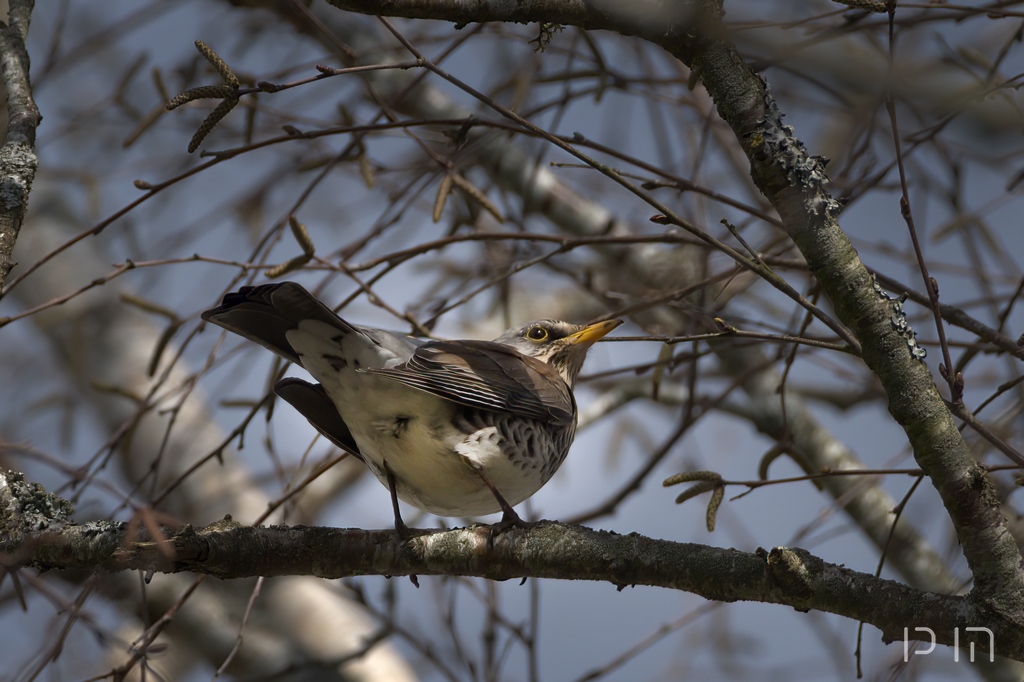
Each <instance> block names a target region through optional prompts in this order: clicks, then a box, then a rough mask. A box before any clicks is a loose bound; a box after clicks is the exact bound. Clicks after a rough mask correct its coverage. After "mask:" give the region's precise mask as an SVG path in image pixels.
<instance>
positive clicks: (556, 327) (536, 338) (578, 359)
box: [495, 320, 622, 387]
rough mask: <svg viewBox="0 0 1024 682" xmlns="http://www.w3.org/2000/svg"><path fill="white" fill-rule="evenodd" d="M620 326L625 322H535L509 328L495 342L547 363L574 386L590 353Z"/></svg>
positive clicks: (566, 381)
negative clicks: (600, 340) (597, 343)
mask: <svg viewBox="0 0 1024 682" xmlns="http://www.w3.org/2000/svg"><path fill="white" fill-rule="evenodd" d="M620 324H622V320H606V321H604V322H595V323H594V324H590V325H583V324H570V323H569V322H562V321H561V320H536V321H534V322H529V323H527V324H525V325H523V326H522V327H516V328H513V329H509V330H508V331H507V332H505V333H504V334H502V335H501V336H499V337H498V338H496V339H495V341H496V342H497V343H501V344H504V345H506V346H512V347H513V348H515V349H516V350H517V351H519V352H520V353H522V354H523V355H529V356H530V357H532V358H537V359H538V360H542V361H543V362H546V363H548V364H549V365H551V366H552V367H553V368H554V369H556V370H557V371H558V373H559V374H560V375H561V376H562V379H564V380H565V383H567V384H568V385H569V386H570V387H572V386H573V385H574V384H575V383H576V375H577V374H579V373H580V368H582V367H583V359H584V358H586V356H587V350H588V349H589V348H590V347H591V346H592V345H594V342H595V341H597V340H598V339H600V338H601V337H602V336H604V335H605V334H607V333H608V332H610V331H611V330H613V329H615V328H616V327H618V326H619V325H620Z"/></svg>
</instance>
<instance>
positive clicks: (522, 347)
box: [203, 282, 622, 533]
mask: <svg viewBox="0 0 1024 682" xmlns="http://www.w3.org/2000/svg"><path fill="white" fill-rule="evenodd" d="M203 319H204V320H207V321H208V322H212V323H214V324H216V325H219V326H221V327H223V328H224V329H227V330H229V331H232V332H235V333H236V334H240V335H241V336H244V337H245V338H247V339H249V340H251V341H255V342H256V343H258V344H260V345H261V346H263V347H265V348H268V349H270V350H272V351H274V352H275V353H277V354H278V355H280V356H281V357H283V358H285V359H286V360H290V361H291V362H294V363H295V364H298V365H301V366H302V367H304V368H305V369H306V370H307V371H308V372H309V373H310V374H311V375H313V377H314V378H315V379H316V380H317V381H318V382H320V383H317V384H311V383H309V382H306V381H303V380H301V379H296V378H287V379H283V380H282V381H279V382H278V383H277V385H275V386H274V391H275V392H276V393H277V394H278V395H279V396H281V397H282V398H283V399H284V400H286V401H287V402H288V403H290V404H291V405H292V406H293V407H295V409H297V410H298V411H299V412H300V413H302V415H303V416H305V417H306V419H308V420H309V422H310V424H312V425H313V427H314V428H316V430H317V431H319V432H320V433H321V434H323V435H324V436H325V437H326V438H327V439H329V440H330V441H331V442H333V443H334V444H335V445H337V446H338V447H340V448H342V449H344V450H346V451H348V452H349V453H351V454H352V455H354V456H356V457H358V458H359V459H361V460H363V461H364V462H365V463H366V465H367V466H368V467H369V468H370V470H371V471H372V472H373V473H374V475H375V476H376V477H377V478H378V479H379V480H380V481H381V483H383V484H384V485H386V486H387V487H388V489H389V490H390V491H391V501H392V505H393V508H394V513H395V528H396V530H398V531H399V532H400V533H404V532H405V530H406V527H405V524H404V523H403V522H402V517H401V514H400V513H399V509H398V500H399V499H401V500H404V501H405V502H408V503H409V504H411V505H412V506H414V507H418V508H419V509H423V510H425V511H428V512H431V513H433V514H438V515H440V516H460V517H461V516H477V515H481V514H491V513H494V512H498V511H501V512H503V515H502V520H501V522H499V525H501V526H502V527H508V526H512V525H522V521H521V520H520V518H519V516H518V515H517V514H516V512H515V511H514V510H513V507H514V506H515V505H517V504H519V503H520V502H522V501H523V500H525V499H526V498H528V497H530V496H531V495H533V494H534V493H535V492H537V491H538V490H539V489H540V488H541V486H543V485H544V484H545V483H547V481H548V479H550V478H551V476H552V475H553V474H554V473H555V471H556V470H557V469H558V467H559V466H560V465H561V464H562V461H563V460H564V459H565V455H566V453H567V452H568V450H569V446H570V445H571V444H572V441H573V437H574V436H575V433H576V401H575V399H574V398H573V394H572V387H573V384H574V383H575V381H576V375H577V374H579V371H580V368H581V367H582V365H583V359H584V357H585V356H586V354H587V349H588V348H590V346H591V345H592V344H593V343H594V342H595V341H597V340H598V339H600V338H601V337H602V336H604V335H605V334H607V333H608V332H610V331H611V330H613V329H615V328H616V327H618V326H619V325H620V324H621V323H622V322H621V320H609V321H606V322H598V323H596V324H592V325H589V326H581V325H574V324H569V323H568V322H559V321H556V320H538V321H536V322H530V323H529V324H526V325H524V326H522V327H519V328H517V329H511V330H509V331H507V332H505V333H504V334H502V335H501V336H499V337H498V338H497V339H495V340H494V341H427V340H423V339H415V338H412V337H409V336H405V335H402V334H395V333H392V332H387V331H382V330H380V329H370V328H367V327H356V326H354V325H351V324H349V323H348V322H346V321H345V320H343V319H341V318H340V317H338V316H337V315H336V314H334V312H333V311H331V309H330V308H328V307H327V306H325V305H324V304H323V303H321V302H320V301H319V300H317V299H316V298H315V297H314V296H313V295H312V294H310V293H309V292H308V291H306V290H305V289H304V288H302V287H301V286H299V285H298V284H295V283H294V282H281V283H277V284H266V285H262V286H255V287H242V289H240V290H239V291H238V292H236V293H230V294H227V295H226V296H225V297H224V300H223V302H222V303H221V305H220V306H219V307H217V308H214V309H212V310H207V311H206V312H204V313H203Z"/></svg>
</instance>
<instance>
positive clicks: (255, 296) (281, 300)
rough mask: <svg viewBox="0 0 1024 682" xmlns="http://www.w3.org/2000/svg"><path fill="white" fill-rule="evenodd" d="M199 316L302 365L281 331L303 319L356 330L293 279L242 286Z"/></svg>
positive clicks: (293, 326) (345, 329) (343, 329)
mask: <svg viewBox="0 0 1024 682" xmlns="http://www.w3.org/2000/svg"><path fill="white" fill-rule="evenodd" d="M203 319H204V320H206V321H207V322H212V323H213V324H216V325H218V326H220V327H223V328H224V329H227V330H228V331H232V332H234V333H236V334H238V335H240V336H244V337H245V338H247V339H249V340H250V341H254V342H256V343H258V344H260V345H261V346H263V347H264V348H267V349H269V350H272V351H274V352H275V353H277V354H278V355H280V356H281V357H283V358H285V359H287V360H291V361H292V362H294V363H295V364H302V363H301V362H300V361H299V357H298V356H297V355H296V354H295V350H294V349H293V348H292V346H291V344H290V343H288V339H287V337H286V336H285V334H286V333H287V332H289V331H292V330H293V329H296V328H298V325H299V322H301V321H303V320H320V321H321V322H325V323H327V324H329V325H331V326H332V327H334V328H335V329H337V330H338V331H339V332H342V333H346V334H348V333H351V332H353V331H356V330H355V328H354V327H352V325H350V324H349V323H347V322H345V321H344V320H342V319H341V318H340V317H338V316H337V315H335V314H334V312H333V311H332V310H331V309H330V308H328V307H327V306H325V305H324V304H323V303H321V302H320V301H318V300H317V299H316V297H314V296H313V294H311V293H309V292H308V291H306V290H305V289H304V288H303V287H302V286H301V285H299V284H296V283H295V282H278V283H276V284H263V285H260V286H256V287H242V288H241V289H239V290H238V291H237V292H232V293H230V294H227V295H226V296H224V300H223V301H222V302H221V304H220V306H218V307H216V308H213V309H212V310H207V311H206V312H204V313H203Z"/></svg>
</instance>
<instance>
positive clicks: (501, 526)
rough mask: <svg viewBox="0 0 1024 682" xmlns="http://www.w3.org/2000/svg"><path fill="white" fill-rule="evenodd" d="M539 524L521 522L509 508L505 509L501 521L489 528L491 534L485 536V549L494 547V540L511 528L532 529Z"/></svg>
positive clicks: (536, 522) (520, 518)
mask: <svg viewBox="0 0 1024 682" xmlns="http://www.w3.org/2000/svg"><path fill="white" fill-rule="evenodd" d="M539 524H540V521H523V519H522V517H520V516H519V514H516V513H515V511H514V510H512V509H511V508H509V509H506V510H505V511H504V513H503V514H502V515H501V521H498V522H497V523H495V524H493V525H492V526H491V532H490V533H488V535H487V547H488V548H493V547H494V538H496V537H498V536H499V535H501V534H502V533H504V532H505V531H507V530H509V529H511V528H524V529H525V528H533V527H535V526H537V525H539Z"/></svg>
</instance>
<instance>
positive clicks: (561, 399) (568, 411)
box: [366, 341, 576, 424]
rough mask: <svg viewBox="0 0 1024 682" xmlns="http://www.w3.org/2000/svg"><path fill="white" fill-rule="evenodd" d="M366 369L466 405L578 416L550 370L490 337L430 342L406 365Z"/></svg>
mask: <svg viewBox="0 0 1024 682" xmlns="http://www.w3.org/2000/svg"><path fill="white" fill-rule="evenodd" d="M366 371H367V373H369V374H375V375H377V376H382V377H387V378H389V379H393V380H395V381H398V382H400V383H403V384H405V385H406V386H411V387H413V388H418V389H420V390H422V391H426V392H427V393H432V394H433V395H436V396H438V397H440V398H444V399H445V400H450V401H452V402H454V403H458V404H460V405H465V406H467V407H474V408H477V409H482V410H490V411H492V412H507V413H509V414H512V415H515V416H518V417H524V418H527V419H537V420H540V421H545V422H552V423H557V424H568V423H570V422H572V421H573V420H575V418H576V402H575V400H574V399H573V395H572V390H571V389H570V388H569V386H568V385H566V383H565V381H563V380H562V377H561V376H559V374H558V372H557V371H556V370H555V369H554V368H552V367H550V366H549V365H548V364H547V363H545V362H542V361H540V360H537V359H535V358H531V357H529V356H526V355H523V354H522V353H520V352H519V351H517V350H515V349H514V348H510V347H508V346H505V345H503V344H500V343H494V342H493V341H431V342H429V343H426V344H424V345H422V346H420V347H419V348H417V349H416V352H415V353H413V356H412V358H410V359H409V361H408V362H406V363H405V364H402V365H398V366H397V367H392V368H389V369H380V368H378V369H368V370H366Z"/></svg>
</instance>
